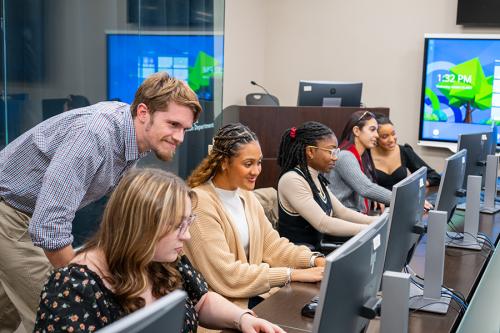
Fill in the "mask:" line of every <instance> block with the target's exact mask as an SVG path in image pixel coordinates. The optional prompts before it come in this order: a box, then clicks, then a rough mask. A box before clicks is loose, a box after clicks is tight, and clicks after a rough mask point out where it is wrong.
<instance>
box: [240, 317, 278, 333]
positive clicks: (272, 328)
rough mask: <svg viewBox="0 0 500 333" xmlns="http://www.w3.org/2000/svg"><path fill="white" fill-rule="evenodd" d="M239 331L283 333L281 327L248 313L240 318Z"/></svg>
mask: <svg viewBox="0 0 500 333" xmlns="http://www.w3.org/2000/svg"><path fill="white" fill-rule="evenodd" d="M241 331H242V332H243V333H257V332H265V333H285V331H284V330H283V329H282V328H281V327H279V326H277V325H274V324H273V323H270V322H268V321H267V320H264V319H261V318H257V317H254V316H252V315H251V314H248V313H247V314H244V315H243V316H242V317H241Z"/></svg>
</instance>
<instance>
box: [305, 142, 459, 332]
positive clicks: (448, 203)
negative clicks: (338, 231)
mask: <svg viewBox="0 0 500 333" xmlns="http://www.w3.org/2000/svg"><path fill="white" fill-rule="evenodd" d="M466 155H467V152H466V150H462V151H460V152H458V153H456V154H454V155H452V156H451V157H449V158H448V159H446V166H445V171H444V173H443V177H442V180H441V183H440V186H439V191H438V197H437V201H436V208H435V209H436V210H440V211H445V212H446V213H447V215H448V220H449V219H450V218H451V216H452V214H453V211H454V209H455V207H456V204H457V195H456V194H457V191H458V190H459V189H461V187H462V179H463V177H464V173H465V164H466ZM426 175H427V169H426V168H425V167H422V168H420V169H419V170H417V171H416V172H414V173H413V174H411V175H410V176H409V177H407V178H406V179H404V180H402V181H401V182H399V183H398V184H396V185H395V186H394V188H393V191H392V200H391V205H390V209H389V211H390V212H389V213H387V211H386V212H384V214H382V215H381V216H380V217H379V218H378V220H377V221H376V222H375V223H372V224H371V225H370V227H369V228H368V229H366V230H364V231H363V232H361V233H359V234H358V235H356V236H355V237H353V238H351V239H350V240H349V241H348V242H346V243H345V244H344V245H343V246H341V247H340V248H339V249H337V250H336V251H334V252H332V253H331V254H329V255H328V256H327V258H326V262H327V266H326V270H325V277H324V278H323V281H322V283H321V288H320V295H319V300H318V306H317V313H316V315H315V317H314V324H313V332H362V331H363V330H364V329H365V328H366V326H367V325H368V322H369V319H367V318H365V317H364V316H363V315H362V311H361V309H366V308H367V305H369V304H373V301H372V300H373V299H374V298H376V295H377V292H378V291H379V289H380V286H381V279H382V275H383V272H385V271H395V272H401V271H402V270H403V269H404V268H405V267H406V265H408V264H409V262H410V260H411V258H412V255H413V253H414V250H415V248H416V246H417V244H418V241H419V240H420V239H421V238H422V235H423V234H424V233H425V230H426V228H425V226H424V223H423V221H422V215H423V206H424V201H425V191H426V187H425V181H426ZM415 198H417V200H415Z"/></svg>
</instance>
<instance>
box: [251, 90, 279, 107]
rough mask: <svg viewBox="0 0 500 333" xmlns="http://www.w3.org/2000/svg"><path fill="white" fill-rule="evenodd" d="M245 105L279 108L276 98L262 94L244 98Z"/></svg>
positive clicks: (253, 94) (252, 94)
mask: <svg viewBox="0 0 500 333" xmlns="http://www.w3.org/2000/svg"><path fill="white" fill-rule="evenodd" d="M246 102H247V105H261V106H280V101H279V99H278V98H277V97H276V96H273V95H270V94H263V93H251V94H248V95H247V96H246Z"/></svg>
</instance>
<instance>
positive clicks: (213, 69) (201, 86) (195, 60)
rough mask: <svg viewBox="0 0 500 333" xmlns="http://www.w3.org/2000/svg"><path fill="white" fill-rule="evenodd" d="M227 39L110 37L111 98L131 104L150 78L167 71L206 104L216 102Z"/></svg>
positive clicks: (153, 36) (169, 36)
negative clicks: (216, 80)
mask: <svg viewBox="0 0 500 333" xmlns="http://www.w3.org/2000/svg"><path fill="white" fill-rule="evenodd" d="M223 42H224V39H223V35H213V34H211V35H166V34H157V33H146V32H144V33H140V34H128V33H107V35H106V44H107V97H108V99H118V100H120V101H123V102H126V103H131V102H132V100H133V99H134V94H135V91H136V89H137V88H138V87H139V85H140V84H141V83H142V81H144V79H145V78H146V77H148V76H149V75H151V74H153V73H156V72H160V71H166V72H168V73H169V74H170V75H172V76H174V77H176V78H177V79H180V80H184V81H186V82H188V83H189V86H190V87H191V88H192V89H193V90H194V91H195V92H196V93H197V94H198V97H199V98H200V99H202V100H207V101H211V100H213V97H214V96H213V94H214V91H213V88H214V87H213V80H214V79H215V78H221V77H222V68H223V53H222V50H223Z"/></svg>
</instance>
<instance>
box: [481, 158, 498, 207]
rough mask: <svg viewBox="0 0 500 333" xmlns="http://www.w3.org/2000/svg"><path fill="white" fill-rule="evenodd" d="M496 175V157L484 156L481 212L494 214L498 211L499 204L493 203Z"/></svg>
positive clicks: (495, 191)
mask: <svg viewBox="0 0 500 333" xmlns="http://www.w3.org/2000/svg"><path fill="white" fill-rule="evenodd" d="M497 176H498V157H497V156H495V155H488V157H487V158H486V179H485V187H484V204H483V206H482V207H481V213H486V214H495V213H496V212H498V211H500V206H497V205H495V198H496V196H497Z"/></svg>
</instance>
